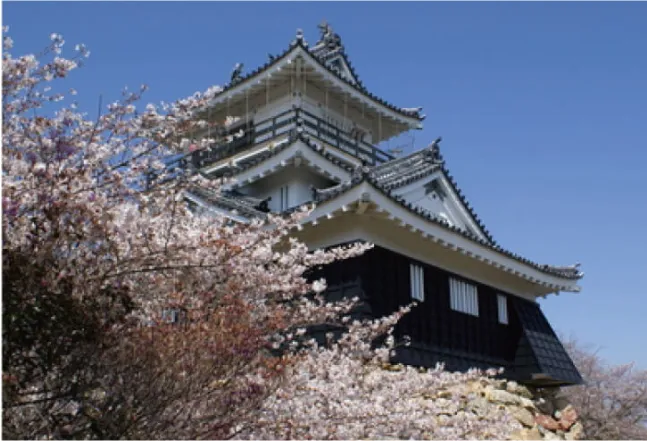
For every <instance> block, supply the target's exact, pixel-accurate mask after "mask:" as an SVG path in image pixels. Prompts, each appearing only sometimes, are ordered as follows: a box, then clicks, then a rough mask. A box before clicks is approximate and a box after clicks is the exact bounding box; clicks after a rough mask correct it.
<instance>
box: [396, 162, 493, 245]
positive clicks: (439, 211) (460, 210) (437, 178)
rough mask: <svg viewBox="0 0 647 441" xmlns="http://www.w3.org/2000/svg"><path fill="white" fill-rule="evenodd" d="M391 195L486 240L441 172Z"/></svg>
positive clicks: (401, 188)
mask: <svg viewBox="0 0 647 441" xmlns="http://www.w3.org/2000/svg"><path fill="white" fill-rule="evenodd" d="M393 194H394V195H395V196H399V197H401V198H402V199H403V200H404V201H405V202H406V203H407V204H411V205H413V206H415V207H418V208H420V209H422V210H425V211H427V212H429V213H431V214H433V215H435V216H436V217H438V218H439V220H442V221H445V222H447V223H448V224H449V225H450V226H453V227H456V228H460V229H462V230H463V231H466V232H468V233H470V234H473V235H475V236H477V237H479V238H480V239H482V240H488V238H487V237H486V236H485V234H484V233H483V231H481V229H480V228H479V226H478V225H477V224H476V222H474V220H473V219H472V217H471V216H470V214H469V213H470V212H469V209H468V208H467V207H466V206H465V205H464V204H463V202H462V201H461V198H460V197H459V196H458V195H457V194H456V193H455V192H454V190H453V187H452V185H451V184H450V182H449V180H448V179H447V177H446V176H445V174H444V172H443V171H442V170H439V171H437V172H436V173H433V174H431V175H429V176H427V177H425V178H422V179H419V180H417V181H414V182H412V183H410V184H409V185H406V186H404V187H400V188H397V189H394V190H393Z"/></svg>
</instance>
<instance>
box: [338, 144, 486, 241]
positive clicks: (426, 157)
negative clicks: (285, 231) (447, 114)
mask: <svg viewBox="0 0 647 441" xmlns="http://www.w3.org/2000/svg"><path fill="white" fill-rule="evenodd" d="M438 170H442V171H443V173H444V174H445V176H446V177H447V180H448V181H449V183H450V185H451V186H452V189H453V191H454V193H456V194H457V195H458V197H459V199H460V201H461V203H462V204H463V205H464V206H465V208H466V209H467V212H468V214H469V215H470V217H471V218H472V220H473V221H474V222H475V223H476V225H478V227H479V229H480V230H481V232H482V233H483V235H484V236H485V237H486V238H487V240H488V242H489V243H490V244H492V245H496V242H495V241H494V238H493V237H492V236H491V235H490V233H489V232H488V230H487V229H486V228H485V225H483V223H482V222H481V220H480V219H479V217H478V216H477V215H476V213H475V212H474V210H473V209H472V207H471V206H470V204H469V202H468V201H467V199H466V198H465V196H464V195H463V193H462V192H461V190H460V189H459V188H458V186H457V185H456V182H455V181H454V179H453V177H452V175H451V174H450V173H449V170H447V168H446V167H445V161H444V160H443V157H442V155H441V154H440V151H439V148H438V146H437V144H436V143H434V144H432V145H431V146H429V147H427V148H425V149H422V150H418V151H417V152H414V153H411V154H410V155H407V156H404V157H402V158H398V159H394V160H392V161H388V162H385V163H383V164H380V165H377V166H375V167H373V168H371V169H368V171H367V173H368V176H369V177H370V178H371V179H372V181H373V182H374V183H375V185H377V186H379V188H380V189H381V190H383V191H388V192H389V194H390V192H391V191H392V190H395V189H396V188H399V187H402V186H405V185H407V184H410V183H411V182H414V181H417V180H418V179H421V178H424V177H425V176H429V175H430V174H432V173H434V172H436V171H438ZM339 190H340V191H341V190H342V188H341V187H340V188H339ZM332 191H334V190H332V189H331V190H329V193H330V192H332ZM392 197H397V196H395V195H392ZM443 222H444V221H443Z"/></svg>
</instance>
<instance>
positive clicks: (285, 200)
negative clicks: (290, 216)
mask: <svg viewBox="0 0 647 441" xmlns="http://www.w3.org/2000/svg"><path fill="white" fill-rule="evenodd" d="M289 189H290V186H289V185H283V186H282V187H281V202H280V204H281V205H280V210H281V211H285V210H287V209H288V208H290V199H289V197H288V195H289V193H288V190H289Z"/></svg>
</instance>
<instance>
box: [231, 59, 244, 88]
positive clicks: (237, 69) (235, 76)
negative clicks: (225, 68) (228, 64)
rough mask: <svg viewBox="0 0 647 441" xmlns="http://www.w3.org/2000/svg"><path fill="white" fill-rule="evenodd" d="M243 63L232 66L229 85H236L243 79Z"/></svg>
mask: <svg viewBox="0 0 647 441" xmlns="http://www.w3.org/2000/svg"><path fill="white" fill-rule="evenodd" d="M243 66H244V65H243V63H236V65H235V66H234V71H233V72H232V73H231V83H232V84H234V83H237V82H239V81H240V80H242V79H243V76H242V73H243Z"/></svg>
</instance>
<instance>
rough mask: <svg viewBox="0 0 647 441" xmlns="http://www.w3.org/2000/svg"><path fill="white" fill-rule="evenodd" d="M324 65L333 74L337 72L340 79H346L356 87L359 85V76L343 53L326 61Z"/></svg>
mask: <svg viewBox="0 0 647 441" xmlns="http://www.w3.org/2000/svg"><path fill="white" fill-rule="evenodd" d="M324 64H325V65H326V67H327V68H328V69H330V70H332V71H333V72H336V73H337V74H339V76H340V77H342V78H343V79H345V80H346V81H348V82H349V83H351V84H354V85H359V84H360V82H359V79H358V77H357V75H356V74H355V71H354V70H353V68H352V67H351V66H350V63H349V62H348V58H347V57H346V55H345V54H344V53H343V52H340V53H338V54H336V55H334V56H332V57H330V58H329V59H327V60H325V61H324Z"/></svg>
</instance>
